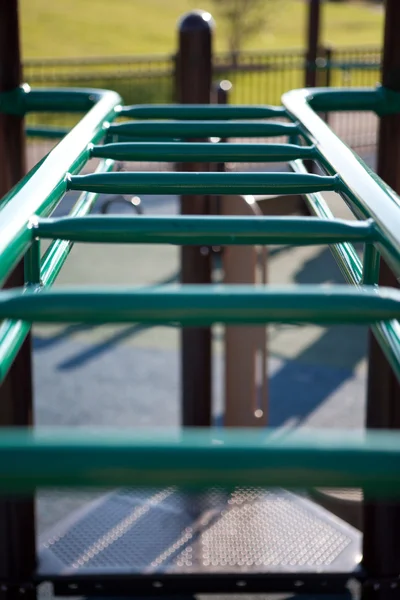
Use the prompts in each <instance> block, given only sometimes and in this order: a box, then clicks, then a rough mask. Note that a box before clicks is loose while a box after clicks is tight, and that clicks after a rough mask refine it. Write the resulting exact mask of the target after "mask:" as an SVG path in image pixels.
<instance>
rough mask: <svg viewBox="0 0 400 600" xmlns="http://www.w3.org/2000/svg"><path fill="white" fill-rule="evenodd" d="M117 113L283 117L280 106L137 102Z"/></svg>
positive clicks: (176, 116) (189, 117)
mask: <svg viewBox="0 0 400 600" xmlns="http://www.w3.org/2000/svg"><path fill="white" fill-rule="evenodd" d="M118 114H119V115H121V116H123V117H131V118H133V119H179V120H192V119H196V120H200V119H201V120H209V121H210V120H213V119H216V120H219V119H221V120H224V119H226V120H228V119H269V118H270V117H281V116H282V117H284V116H285V115H286V112H285V109H284V108H282V106H252V105H250V106H232V105H226V106H221V105H218V104H209V105H208V104H190V105H182V104H141V105H140V104H139V105H136V106H121V108H120V109H119V110H118Z"/></svg>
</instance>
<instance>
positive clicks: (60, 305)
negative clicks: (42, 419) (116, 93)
mask: <svg viewBox="0 0 400 600" xmlns="http://www.w3.org/2000/svg"><path fill="white" fill-rule="evenodd" d="M399 318H400V291H398V290H395V289H392V288H378V289H376V288H374V287H367V286H365V287H362V288H355V287H350V286H347V285H342V286H331V287H321V286H315V285H301V286H287V287H284V288H278V287H273V286H268V287H266V286H252V285H226V286H223V285H197V286H196V285H178V286H166V285H162V286H153V287H136V288H122V289H121V288H116V289H107V288H95V287H90V288H82V287H79V288H63V289H62V290H60V289H55V290H53V289H48V288H47V289H46V288H44V289H42V290H41V291H40V288H39V287H38V286H31V287H30V288H28V290H27V289H25V288H24V289H12V290H4V291H2V292H0V319H22V320H24V321H29V322H41V323H54V322H57V323H59V322H65V323H77V322H86V323H106V322H109V323H127V322H137V321H140V322H142V323H158V324H162V323H179V324H181V325H182V326H193V325H199V326H203V325H212V324H214V323H231V324H238V325H242V324H245V323H251V324H266V323H272V322H274V323H316V324H321V323H323V324H331V323H332V324H333V323H353V324H372V323H379V322H381V321H389V320H393V319H399Z"/></svg>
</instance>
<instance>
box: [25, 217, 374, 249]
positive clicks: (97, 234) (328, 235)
mask: <svg viewBox="0 0 400 600" xmlns="http://www.w3.org/2000/svg"><path fill="white" fill-rule="evenodd" d="M33 234H34V235H35V237H36V236H37V237H39V238H42V239H59V240H70V241H72V242H96V243H105V244H106V243H112V244H116V243H121V244H127V243H136V244H199V245H200V244H208V245H222V244H224V245H230V244H232V245H233V244H234V245H239V244H295V245H297V246H299V245H306V244H337V243H340V242H346V241H347V242H350V241H351V242H353V243H354V242H367V241H368V242H373V241H374V240H376V239H377V232H376V230H375V227H374V225H373V222H372V221H363V222H357V221H345V220H340V219H335V220H327V219H326V220H322V219H315V218H313V217H273V218H268V219H267V218H265V217H232V216H231V217H229V216H228V217H210V216H196V217H191V216H186V215H182V216H179V217H172V216H162V217H158V216H148V217H140V219H138V218H137V217H114V216H99V215H94V216H86V217H81V218H77V217H62V218H58V219H40V220H39V221H38V223H37V224H36V226H35V228H34V230H33Z"/></svg>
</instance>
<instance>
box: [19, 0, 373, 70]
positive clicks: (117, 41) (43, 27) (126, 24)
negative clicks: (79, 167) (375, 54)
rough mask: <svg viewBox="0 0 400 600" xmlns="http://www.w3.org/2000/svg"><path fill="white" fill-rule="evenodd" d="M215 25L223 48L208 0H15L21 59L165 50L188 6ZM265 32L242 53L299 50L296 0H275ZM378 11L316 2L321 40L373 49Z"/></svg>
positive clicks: (300, 8) (302, 17) (299, 3)
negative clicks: (319, 7)
mask: <svg viewBox="0 0 400 600" xmlns="http://www.w3.org/2000/svg"><path fill="white" fill-rule="evenodd" d="M196 6H197V7H199V6H200V7H201V8H204V9H206V10H210V12H212V13H213V14H214V15H215V17H216V20H217V31H216V48H217V50H226V49H227V48H226V35H225V32H224V26H223V23H221V22H218V19H217V11H216V10H215V4H213V3H212V1H211V0H202V2H195V1H194V0H62V1H57V0H20V7H21V27H22V48H23V57H24V58H25V59H26V58H44V57H82V56H116V55H133V54H158V53H172V52H173V51H174V50H175V48H176V37H177V34H176V23H177V20H178V18H179V16H180V15H182V14H183V13H185V12H186V11H188V10H190V9H191V8H194V7H196ZM275 6H276V7H275V9H274V11H273V15H272V17H271V20H270V23H269V26H268V28H266V30H265V31H263V32H262V33H260V34H259V35H257V36H254V37H253V38H252V39H251V40H249V41H248V43H247V45H246V49H260V50H276V49H283V48H302V47H304V42H305V33H304V32H305V22H306V6H305V3H304V0H277V4H276V5H275ZM382 22H383V15H382V12H381V11H379V10H378V9H377V8H374V7H371V6H370V5H365V4H363V3H362V2H358V3H352V4H340V3H339V4H331V3H325V4H324V5H323V27H322V29H323V31H322V41H323V43H325V44H330V45H333V46H353V47H357V46H362V45H369V44H380V43H381V40H382Z"/></svg>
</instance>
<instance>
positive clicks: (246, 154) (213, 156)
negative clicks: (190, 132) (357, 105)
mask: <svg viewBox="0 0 400 600" xmlns="http://www.w3.org/2000/svg"><path fill="white" fill-rule="evenodd" d="M91 154H92V156H93V157H96V158H98V157H100V158H113V159H114V160H132V161H168V162H192V161H197V162H249V163H250V162H272V161H287V160H294V159H296V158H303V159H312V158H316V157H317V153H316V151H315V149H314V148H313V147H312V146H297V145H295V144H226V143H220V144H207V143H190V142H188V143H182V142H171V143H165V142H164V143H162V142H130V143H129V142H128V143H119V144H105V145H104V146H94V147H93V148H92V149H91Z"/></svg>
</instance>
